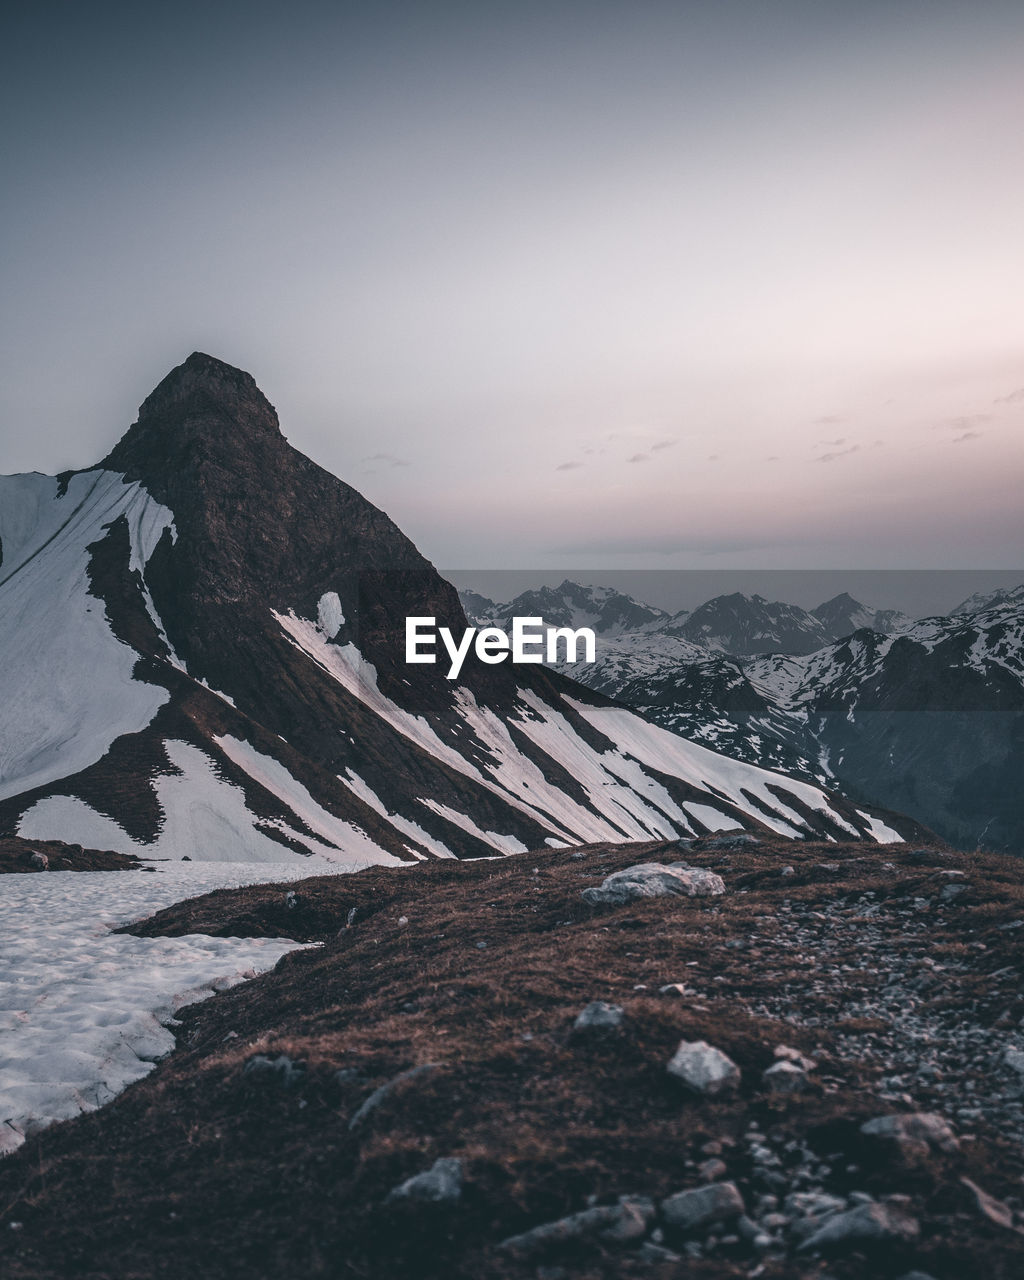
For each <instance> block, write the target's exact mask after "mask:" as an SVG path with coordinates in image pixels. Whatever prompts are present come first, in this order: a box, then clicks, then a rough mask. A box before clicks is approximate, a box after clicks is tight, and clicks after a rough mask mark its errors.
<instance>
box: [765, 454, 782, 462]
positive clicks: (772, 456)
mask: <svg viewBox="0 0 1024 1280" xmlns="http://www.w3.org/2000/svg"><path fill="white" fill-rule="evenodd" d="M779 460H780V459H779V455H778V454H777V453H770V454H769V455H768V457H767V458H765V462H778V461H779Z"/></svg>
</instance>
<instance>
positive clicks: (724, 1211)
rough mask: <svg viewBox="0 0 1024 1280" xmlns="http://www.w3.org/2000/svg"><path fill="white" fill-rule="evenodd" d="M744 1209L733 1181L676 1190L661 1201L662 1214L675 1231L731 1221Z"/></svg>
mask: <svg viewBox="0 0 1024 1280" xmlns="http://www.w3.org/2000/svg"><path fill="white" fill-rule="evenodd" d="M745 1211H746V1206H745V1205H744V1203H743V1197H742V1196H741V1195H740V1191H739V1188H738V1187H737V1186H736V1184H735V1182H713V1183H712V1184H711V1186H709V1187H696V1188H695V1189H694V1190H693V1191H678V1192H676V1194H675V1195H673V1196H669V1197H668V1198H667V1199H665V1200H662V1202H661V1212H662V1216H663V1217H664V1219H665V1221H666V1223H667V1224H668V1225H669V1226H670V1227H675V1229H676V1230H677V1231H697V1230H698V1229H699V1228H701V1227H706V1226H710V1225H711V1224H712V1223H714V1222H731V1221H732V1220H733V1219H734V1218H739V1217H740V1216H741V1215H742V1214H743V1213H745Z"/></svg>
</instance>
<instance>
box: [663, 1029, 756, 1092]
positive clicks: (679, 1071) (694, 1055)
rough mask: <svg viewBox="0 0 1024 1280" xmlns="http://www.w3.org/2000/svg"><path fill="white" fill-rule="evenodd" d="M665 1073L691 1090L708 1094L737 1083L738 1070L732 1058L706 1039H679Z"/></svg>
mask: <svg viewBox="0 0 1024 1280" xmlns="http://www.w3.org/2000/svg"><path fill="white" fill-rule="evenodd" d="M668 1072H669V1074H670V1075H673V1076H675V1077H676V1079H677V1080H681V1081H682V1082H683V1084H685V1085H686V1086H687V1088H689V1089H693V1090H694V1092H696V1093H703V1094H708V1095H711V1096H714V1095H715V1094H719V1093H727V1092H729V1091H731V1090H733V1089H735V1088H737V1087H738V1086H739V1082H740V1069H739V1067H738V1066H737V1065H736V1063H735V1062H733V1060H732V1058H730V1057H729V1056H728V1054H725V1053H723V1052H722V1051H721V1049H716V1048H715V1047H714V1046H713V1045H710V1044H708V1043H707V1041H706V1040H680V1042H679V1047H678V1049H676V1051H675V1053H674V1054H673V1056H672V1060H671V1062H669V1064H668Z"/></svg>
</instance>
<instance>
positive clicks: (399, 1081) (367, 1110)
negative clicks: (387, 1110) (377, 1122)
mask: <svg viewBox="0 0 1024 1280" xmlns="http://www.w3.org/2000/svg"><path fill="white" fill-rule="evenodd" d="M440 1065H441V1064H440V1063H439V1062H423V1063H420V1065H419V1066H418V1067H410V1068H409V1069H408V1071H402V1072H399V1074H398V1075H397V1076H394V1077H392V1079H390V1080H388V1081H387V1083H385V1084H382V1085H381V1086H380V1088H379V1089H374V1091H373V1093H371V1094H370V1096H369V1097H368V1098H367V1099H366V1101H365V1102H364V1103H363V1105H362V1106H361V1107H360V1108H359V1110H358V1111H357V1112H356V1113H355V1115H354V1116H353V1117H352V1119H351V1120H350V1121H349V1122H348V1127H349V1129H358V1128H359V1126H360V1125H361V1124H363V1123H365V1121H366V1120H367V1118H368V1117H369V1116H370V1115H372V1113H373V1112H374V1111H376V1110H377V1108H378V1107H379V1106H380V1104H381V1103H382V1102H383V1101H384V1100H385V1098H388V1097H390V1095H391V1094H392V1093H393V1092H394V1091H395V1090H396V1089H397V1088H398V1087H399V1086H400V1085H403V1084H405V1083H406V1081H408V1080H415V1079H416V1078H417V1077H418V1076H423V1075H428V1074H429V1073H430V1072H432V1071H436V1070H437V1069H438V1067H439V1066H440Z"/></svg>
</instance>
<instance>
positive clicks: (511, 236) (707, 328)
mask: <svg viewBox="0 0 1024 1280" xmlns="http://www.w3.org/2000/svg"><path fill="white" fill-rule="evenodd" d="M22 9H23V12H21V13H17V14H14V15H13V16H8V17H7V18H5V24H4V31H3V39H2V40H0V119H3V121H4V128H3V131H2V135H0V147H2V163H3V172H4V174H5V180H4V183H3V187H2V191H0V226H2V227H3V232H2V239H0V272H2V275H0V278H2V280H3V282H4V284H3V302H2V304H0V307H2V310H0V326H2V327H0V366H2V369H0V374H2V376H0V471H3V472H13V471H21V470H40V471H48V472H54V471H59V470H62V469H66V468H72V467H86V466H89V465H90V464H92V463H94V462H95V461H96V460H97V459H98V458H100V457H102V456H103V455H104V454H105V453H106V452H107V451H108V450H109V449H110V447H111V446H112V444H113V443H114V442H115V440H116V439H117V438H118V437H119V436H120V435H121V434H122V433H123V432H124V430H125V429H126V428H127V426H128V425H129V424H130V423H131V422H132V421H133V420H134V417H135V410H136V407H137V406H138V405H139V404H140V403H141V401H142V400H143V398H144V397H145V396H146V395H147V394H148V392H149V391H150V390H151V389H152V388H153V386H155V385H156V383H157V382H158V381H159V380H160V379H161V378H162V377H163V376H164V375H165V374H166V373H167V372H168V371H169V370H170V368H172V367H173V366H174V365H176V364H179V363H180V362H181V361H182V360H183V359H184V358H185V357H186V356H187V355H188V354H189V353H190V352H191V351H193V350H203V351H207V352H209V353H210V354H212V355H215V356H218V357H220V358H221V359H224V360H227V361H229V362H230V363H232V364H236V365H239V366H240V367H242V368H244V369H247V370H248V371H249V372H251V373H252V374H253V375H254V377H255V378H256V380H257V382H258V383H259V384H260V386H261V387H262V389H263V390H264V392H265V393H266V394H267V396H268V397H269V399H270V400H271V402H272V403H274V404H275V405H276V407H277V409H278V411H279V413H280V416H281V421H282V428H283V430H284V432H285V434H286V435H287V436H288V437H289V439H290V440H291V441H292V443H293V444H295V445H296V447H298V448H299V449H301V450H302V451H303V452H304V453H307V454H309V455H310V456H311V457H313V458H314V459H315V460H316V461H317V462H319V463H320V464H321V465H323V466H325V467H327V468H328V469H330V470H331V471H333V472H335V473H336V474H338V475H340V476H342V477H343V478H344V479H346V480H347V481H349V483H351V484H353V485H355V486H356V487H357V488H359V489H360V490H361V491H362V492H363V493H365V494H366V495H367V497H369V498H370V499H371V500H372V501H373V502H375V503H377V504H378V505H379V506H381V507H383V508H384V509H385V510H386V511H387V512H388V513H389V514H390V515H391V516H392V517H393V518H394V519H395V520H396V521H397V522H398V523H399V525H400V526H401V527H402V528H403V529H404V530H405V531H406V532H407V533H408V534H409V535H410V536H411V537H412V538H413V539H414V540H415V541H416V543H417V545H418V546H419V547H420V549H421V550H422V551H423V552H424V553H425V554H426V555H427V556H429V557H430V558H431V559H432V560H433V561H434V562H435V563H436V564H438V565H439V566H441V567H444V568H451V569H457V568H461V569H482V568H495V569H512V568H515V569H536V570H551V571H555V570H557V569H558V568H559V566H562V565H571V566H574V568H576V569H579V568H580V567H586V568H591V569H594V570H597V569H600V568H607V569H608V570H613V569H616V570H617V569H622V570H626V569H644V570H667V569H677V568H686V569H701V570H707V569H726V570H731V569H746V568H751V567H754V568H771V569H786V570H790V569H811V568H843V569H863V568H871V569H887V570H889V569H909V568H914V569H917V568H925V569H936V570H938V569H942V570H949V569H990V570H996V569H1004V570H1014V569H1016V568H1018V567H1019V566H1022V565H1024V521H1022V519H1021V513H1020V508H1021V503H1020V490H1021V480H1022V475H1024V252H1022V247H1021V230H1020V229H1021V227H1022V226H1024V166H1022V165H1021V164H1020V139H1021V137H1022V136H1024V76H1022V75H1021V66H1022V59H1024V6H1022V5H1021V4H1020V3H1019V0H1012V2H1004V0H978V2H976V3H971V4H966V3H945V2H944V0H916V2H913V3H908V2H907V0H885V2H884V3H876V2H874V0H862V3H859V4H857V5H851V4H849V3H848V0H842V2H841V3H834V2H833V0H775V2H774V3H771V4H766V3H763V0H748V2H746V3H738V2H736V0H718V2H717V3H715V4H708V3H706V2H702V3H686V2H685V0H675V2H674V3H660V2H652V0H633V2H631V3H604V2H603V0H589V2H588V3H585V4H583V3H564V2H560V0H548V2H547V3H543V4H541V3H533V0H519V2H518V3H515V4H512V3H507V2H499V0H474V2H473V3H456V2H454V0H452V2H448V0H429V3H423V2H422V0H421V2H420V3H396V2H394V0H379V2H378V3H374V4H344V3H331V4H327V3H308V2H307V3H303V0H296V2H294V3H291V4H289V5H287V6H285V5H284V4H271V3H265V2H263V0H250V2H249V3H245V4H239V3H233V2H230V0H228V2H225V3H213V4H209V3H207V4H202V5H201V4H196V3H193V2H192V0H181V2H179V3H176V4H174V5H166V4H156V5H145V6H140V5H137V4H131V5H129V4H123V3H103V0H98V2H97V3H95V4H92V5H89V6H85V5H81V4H75V5H69V4H40V5H37V6H22ZM270 479H271V478H269V477H268V482H269V481H270ZM1022 576H1024V574H1022ZM964 594H967V593H966V592H965V593H964Z"/></svg>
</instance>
